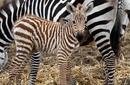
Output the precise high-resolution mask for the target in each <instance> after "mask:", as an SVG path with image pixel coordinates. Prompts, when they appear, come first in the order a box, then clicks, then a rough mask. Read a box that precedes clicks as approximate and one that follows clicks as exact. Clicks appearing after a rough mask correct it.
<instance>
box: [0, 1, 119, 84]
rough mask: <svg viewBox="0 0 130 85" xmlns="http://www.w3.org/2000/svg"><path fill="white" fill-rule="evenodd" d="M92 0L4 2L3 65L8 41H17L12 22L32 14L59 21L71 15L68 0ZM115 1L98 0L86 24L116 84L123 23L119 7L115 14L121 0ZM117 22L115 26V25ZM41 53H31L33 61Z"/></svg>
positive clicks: (1, 13) (110, 81) (0, 23)
mask: <svg viewBox="0 0 130 85" xmlns="http://www.w3.org/2000/svg"><path fill="white" fill-rule="evenodd" d="M91 1H93V0H90V1H89V0H80V1H78V0H16V1H14V2H12V3H9V4H7V5H5V6H3V7H2V8H1V9H0V17H1V18H0V26H1V27H0V58H1V59H0V64H1V68H2V67H4V65H5V64H6V63H7V62H5V61H7V57H6V56H5V55H6V51H5V46H7V45H9V44H10V43H12V42H13V41H14V40H13V35H12V32H11V28H12V25H13V24H14V22H15V21H16V20H17V19H19V18H20V17H21V16H23V15H26V14H31V15H36V16H39V17H42V18H45V19H48V20H53V21H58V20H59V19H60V18H61V17H67V15H68V13H67V11H66V9H65V5H66V2H70V3H72V4H74V5H77V3H85V4H86V5H92V4H91V3H88V2H91ZM115 4H116V5H115V7H114V8H115V9H114V8H113V4H112V3H110V2H107V0H100V1H99V0H95V1H94V8H93V10H92V12H91V13H90V14H89V15H88V20H87V21H88V22H86V24H87V27H88V28H89V32H90V34H91V35H92V37H91V38H90V39H92V38H94V40H95V41H96V44H97V47H98V49H99V51H100V52H101V54H102V56H103V58H104V61H105V63H106V69H105V74H106V84H107V85H109V84H113V77H114V75H113V74H114V69H115V67H114V66H115V65H114V64H115V62H114V61H115V53H117V52H118V51H117V48H118V40H119V35H120V26H121V20H120V16H118V14H119V12H120V11H119V12H117V16H116V11H117V8H118V7H117V5H118V4H117V3H115ZM119 5H120V4H119ZM92 6H93V5H92ZM116 17H118V18H116ZM116 19H117V20H116ZM115 21H116V22H115ZM114 24H115V26H114V27H113V25H114ZM111 36H112V37H111ZM79 41H80V36H79ZM111 46H112V47H111ZM114 52H115V53H114ZM38 56H39V55H37V54H35V55H34V56H33V57H32V59H33V61H35V59H36V60H37V57H38ZM32 63H33V62H32ZM34 63H35V62H34ZM32 65H33V64H32ZM32 69H33V66H32Z"/></svg>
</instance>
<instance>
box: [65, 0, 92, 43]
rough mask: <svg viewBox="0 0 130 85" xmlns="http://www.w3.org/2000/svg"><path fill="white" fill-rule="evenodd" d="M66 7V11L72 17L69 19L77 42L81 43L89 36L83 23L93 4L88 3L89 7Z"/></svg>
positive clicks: (81, 5) (69, 5)
mask: <svg viewBox="0 0 130 85" xmlns="http://www.w3.org/2000/svg"><path fill="white" fill-rule="evenodd" d="M66 7H67V11H68V12H69V13H70V14H71V15H72V17H71V18H70V19H71V20H72V23H73V25H74V28H75V29H74V31H75V35H76V37H77V39H78V40H79V42H80V43H83V42H84V41H86V40H87V38H88V37H89V35H90V34H89V31H88V29H87V28H86V27H85V26H86V23H85V22H86V20H87V14H88V13H89V12H91V10H92V9H93V2H92V3H89V5H85V4H78V5H77V6H76V7H74V6H73V5H72V4H69V3H68V4H67V6H66Z"/></svg>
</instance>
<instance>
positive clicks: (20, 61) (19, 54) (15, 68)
mask: <svg viewBox="0 0 130 85" xmlns="http://www.w3.org/2000/svg"><path fill="white" fill-rule="evenodd" d="M23 50H24V49H23V48H21V47H19V48H16V57H14V58H13V60H12V61H11V64H10V66H9V82H8V85H15V84H14V82H16V83H17V85H20V83H21V80H19V79H20V78H21V74H22V72H23V69H24V67H25V65H26V63H25V62H26V61H27V60H28V52H24V51H23ZM17 78H18V79H17Z"/></svg>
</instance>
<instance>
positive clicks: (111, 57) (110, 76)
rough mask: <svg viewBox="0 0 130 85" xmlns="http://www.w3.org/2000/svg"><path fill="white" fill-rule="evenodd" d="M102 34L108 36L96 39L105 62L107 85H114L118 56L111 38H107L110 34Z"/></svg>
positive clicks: (100, 36)
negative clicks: (113, 48) (112, 45)
mask: <svg viewBox="0 0 130 85" xmlns="http://www.w3.org/2000/svg"><path fill="white" fill-rule="evenodd" d="M102 34H106V35H105V36H104V35H99V36H98V35H97V36H96V37H94V39H95V41H96V44H97V47H98V49H99V51H100V53H101V54H102V56H103V60H104V62H105V85H114V73H115V58H116V56H115V53H114V51H113V50H112V47H111V44H110V37H109V36H107V34H108V33H106V32H104V33H102Z"/></svg>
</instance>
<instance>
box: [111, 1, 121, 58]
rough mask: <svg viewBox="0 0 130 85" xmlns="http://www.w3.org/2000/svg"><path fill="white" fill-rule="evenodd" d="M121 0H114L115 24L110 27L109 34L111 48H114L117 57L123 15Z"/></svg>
mask: <svg viewBox="0 0 130 85" xmlns="http://www.w3.org/2000/svg"><path fill="white" fill-rule="evenodd" d="M122 4H123V0H116V2H115V4H114V5H116V7H115V8H116V20H115V25H114V27H113V29H112V32H111V35H110V41H111V45H112V49H113V50H114V52H115V54H116V55H117V57H118V56H119V55H118V54H119V50H120V46H119V43H120V37H121V29H123V28H122V24H121V23H122V21H121V20H122V15H123V8H122Z"/></svg>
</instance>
